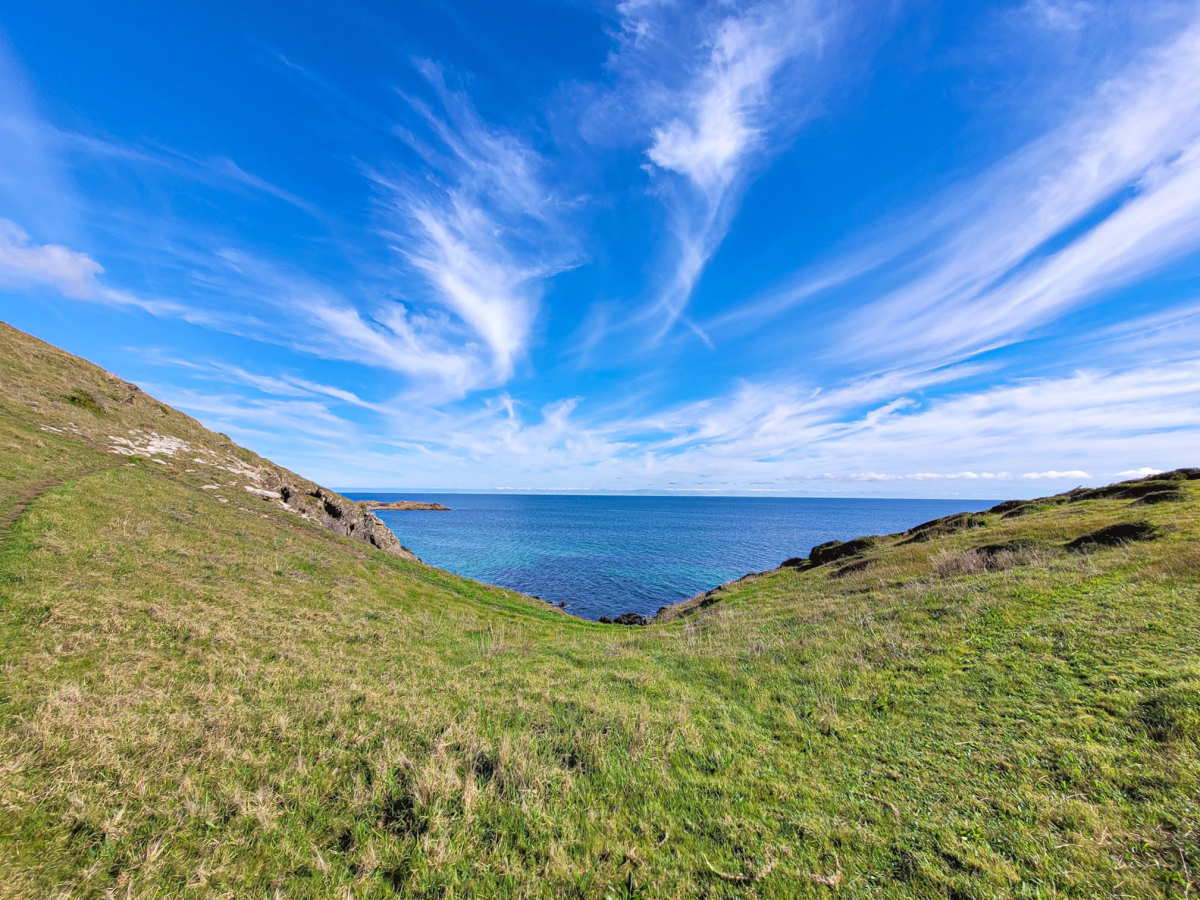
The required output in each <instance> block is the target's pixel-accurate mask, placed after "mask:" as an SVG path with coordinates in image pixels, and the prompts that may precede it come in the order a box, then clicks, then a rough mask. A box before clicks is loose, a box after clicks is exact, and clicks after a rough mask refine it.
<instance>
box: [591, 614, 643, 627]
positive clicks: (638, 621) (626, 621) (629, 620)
mask: <svg viewBox="0 0 1200 900" xmlns="http://www.w3.org/2000/svg"><path fill="white" fill-rule="evenodd" d="M597 621H598V622H600V624H602V625H649V624H650V623H651V622H653V621H654V620H653V619H652V618H650V617H649V616H642V615H638V614H637V613H631V612H627V613H621V615H619V616H617V617H616V618H615V619H611V618H609V617H608V616H601V617H600V618H599V619H598V620H597Z"/></svg>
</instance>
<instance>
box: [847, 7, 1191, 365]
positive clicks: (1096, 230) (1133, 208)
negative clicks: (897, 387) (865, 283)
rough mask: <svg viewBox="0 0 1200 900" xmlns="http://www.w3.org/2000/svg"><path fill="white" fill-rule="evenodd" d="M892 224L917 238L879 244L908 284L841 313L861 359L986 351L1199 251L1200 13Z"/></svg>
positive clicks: (883, 261) (886, 263) (883, 265)
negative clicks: (1049, 126)
mask: <svg viewBox="0 0 1200 900" xmlns="http://www.w3.org/2000/svg"><path fill="white" fill-rule="evenodd" d="M896 228H897V230H899V231H902V232H907V233H908V234H910V235H915V236H916V240H910V241H908V242H906V243H905V244H904V245H903V246H901V247H897V246H895V244H894V242H893V244H892V246H887V245H886V244H885V245H883V246H881V248H880V249H882V250H883V251H884V254H885V255H884V257H882V258H879V259H877V260H876V261H875V262H876V263H877V265H878V266H879V268H880V269H887V268H889V267H890V268H891V269H892V271H893V272H894V273H895V274H899V275H900V277H901V278H902V279H904V280H903V283H902V284H901V286H899V287H897V288H895V289H893V290H891V291H889V292H887V293H886V294H885V295H884V296H883V297H881V298H880V299H879V300H877V301H874V302H871V303H869V304H868V305H866V306H865V307H864V308H863V309H862V311H861V313H860V314H859V315H857V316H852V317H850V318H849V319H848V320H847V322H846V326H845V329H846V331H845V337H844V339H843V341H842V342H841V343H842V347H843V348H844V349H851V350H853V351H854V352H856V353H857V354H860V355H866V356H872V357H874V356H878V354H879V353H880V352H883V353H887V354H895V355H900V356H905V357H909V358H911V356H912V355H914V354H917V355H921V356H925V357H935V358H939V359H945V358H954V357H961V356H964V355H969V354H971V353H975V352H978V351H980V350H985V349H988V348H989V347H994V346H997V345H1000V344H1003V343H1006V342H1009V341H1011V340H1014V339H1017V338H1019V337H1022V336H1024V335H1026V334H1028V333H1029V331H1030V330H1031V329H1033V328H1036V327H1038V326H1040V325H1042V324H1044V323H1046V322H1047V321H1049V320H1051V319H1052V318H1054V317H1056V316H1058V315H1061V314H1062V313H1063V312H1065V311H1067V310H1070V309H1072V308H1075V307H1076V306H1078V305H1079V304H1082V303H1085V302H1088V301H1089V300H1092V299H1094V298H1096V297H1099V296H1102V295H1103V294H1104V293H1105V292H1108V291H1111V290H1113V289H1115V288H1117V287H1120V286H1122V285H1125V284H1128V283H1130V282H1131V281H1132V280H1134V279H1137V278H1139V277H1143V276H1145V275H1146V274H1148V273H1150V272H1152V271H1154V270H1155V269H1156V268H1158V267H1160V266H1162V265H1165V264H1167V263H1170V262H1171V261H1173V260H1177V259H1180V258H1182V257H1183V256H1185V255H1186V254H1188V253H1191V252H1193V251H1195V250H1196V249H1198V248H1200V21H1196V22H1193V24H1192V25H1191V27H1189V28H1188V29H1186V30H1185V31H1184V32H1183V33H1182V34H1180V35H1178V37H1176V38H1175V39H1174V40H1172V41H1170V42H1168V43H1167V44H1166V45H1165V46H1161V47H1158V48H1156V49H1154V50H1152V51H1150V52H1148V53H1147V54H1146V55H1145V56H1144V57H1143V58H1142V59H1140V60H1139V61H1137V62H1136V63H1134V64H1133V65H1132V66H1130V68H1129V69H1128V70H1127V71H1125V72H1123V73H1122V74H1120V75H1118V76H1115V77H1113V78H1110V79H1108V80H1107V81H1105V82H1104V83H1102V84H1100V85H1099V86H1097V87H1096V88H1095V89H1094V91H1093V92H1092V95H1091V96H1090V97H1088V98H1086V99H1081V100H1080V102H1079V103H1078V104H1077V107H1076V110H1075V112H1074V114H1073V116H1072V117H1070V118H1069V120H1068V121H1067V122H1066V123H1065V124H1064V125H1063V126H1061V127H1059V128H1057V129H1055V130H1053V131H1051V132H1050V133H1048V134H1047V135H1045V136H1044V137H1042V138H1040V139H1038V140H1036V141H1034V142H1033V143H1031V144H1030V145H1028V146H1027V147H1025V148H1023V149H1021V150H1019V151H1018V152H1016V153H1015V154H1013V155H1012V156H1011V157H1009V158H1008V159H1006V160H1005V161H1003V162H1002V163H1000V164H999V165H997V166H996V167H995V168H993V169H991V170H989V171H987V172H985V173H984V174H983V175H981V176H979V177H978V178H976V179H974V180H972V181H970V182H968V183H966V184H964V185H962V186H961V187H960V188H958V189H955V190H952V191H950V192H949V193H948V194H947V195H945V196H943V197H942V198H940V199H939V200H937V201H935V203H934V205H932V206H931V207H928V208H925V209H922V210H920V211H919V212H918V213H917V214H916V215H914V216H912V217H911V218H909V219H906V220H903V221H902V222H900V223H898V224H897V225H896ZM866 252H867V253H868V254H869V253H870V251H869V250H868V251H866Z"/></svg>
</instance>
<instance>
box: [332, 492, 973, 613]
mask: <svg viewBox="0 0 1200 900" xmlns="http://www.w3.org/2000/svg"><path fill="white" fill-rule="evenodd" d="M346 496H348V497H351V498H353V499H356V500H383V501H388V502H390V501H392V500H424V501H427V502H435V503H441V504H443V505H445V506H448V507H450V512H426V511H419V512H399V511H387V510H383V511H380V512H379V517H380V518H381V519H383V521H384V522H386V523H387V525H388V526H389V527H390V528H391V529H392V530H393V531H394V532H395V533H396V535H397V536H398V537H399V538H400V542H401V543H402V544H404V545H405V546H406V547H408V548H409V549H410V550H412V551H413V552H414V553H416V554H417V556H419V557H420V558H421V559H422V560H424V561H425V562H427V563H429V564H430V565H433V566H437V567H439V568H442V569H447V570H449V571H451V572H454V573H456V574H458V575H463V576H466V577H467V578H474V579H477V580H479V581H486V582H488V583H491V584H498V585H501V586H503V587H507V588H513V589H515V590H518V591H522V592H524V593H526V594H532V595H533V596H535V597H540V598H541V599H543V600H546V601H548V602H550V603H554V604H559V603H565V604H566V610H567V611H568V612H570V613H573V614H574V615H577V616H582V617H585V618H589V619H598V618H599V617H600V616H610V617H615V616H618V615H620V614H621V613H626V612H636V613H640V614H642V615H653V614H654V613H655V612H656V611H657V610H658V609H659V607H661V606H666V605H667V604H670V603H676V602H678V601H680V600H686V599H687V598H688V597H691V596H693V595H694V594H697V593H699V592H701V591H705V590H707V589H708V588H711V587H715V586H717V585H719V584H723V583H724V582H726V581H730V580H732V579H734V578H739V577H741V576H742V575H745V574H747V573H750V572H760V571H763V570H766V569H773V568H775V567H776V566H778V565H779V564H780V563H781V562H783V561H784V560H785V559H787V558H789V557H792V556H807V555H808V551H809V550H810V549H811V548H812V547H814V546H815V545H817V544H820V543H823V542H825V541H830V540H848V539H850V538H854V537H860V536H862V535H868V534H890V533H893V532H897V531H904V530H905V529H907V528H911V527H912V526H913V525H919V524H920V523H921V522H926V521H928V520H930V519H936V518H938V517H939V516H945V515H949V514H951V513H956V512H964V511H971V512H974V511H978V510H981V509H985V508H987V507H988V506H991V505H992V504H993V503H994V502H995V501H992V500H959V499H954V500H893V499H886V500H883V499H832V498H783V497H769V498H767V497H762V498H760V497H696V496H682V497H679V496H676V497H652V496H634V497H623V496H610V495H587V496H573V497H572V496H562V495H557V494H554V495H543V494H501V493H496V494H408V493H404V494H393V493H378V492H369V493H368V492H361V491H350V492H347V493H346Z"/></svg>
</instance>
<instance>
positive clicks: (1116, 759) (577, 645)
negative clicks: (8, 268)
mask: <svg viewBox="0 0 1200 900" xmlns="http://www.w3.org/2000/svg"><path fill="white" fill-rule="evenodd" d="M5 340H6V341H8V343H9V344H11V345H12V346H9V347H8V349H7V352H6V353H5V354H0V360H3V359H7V360H12V361H13V362H11V363H6V362H0V366H5V365H10V366H11V368H8V369H4V370H3V371H0V375H3V378H2V379H0V456H2V458H3V461H4V464H3V466H0V479H2V481H0V484H2V485H3V497H2V499H0V502H2V503H3V504H6V505H4V506H0V511H2V510H3V509H8V510H10V511H17V512H16V514H15V515H11V517H10V518H9V519H5V520H3V525H0V528H2V529H3V530H2V531H0V896H4V897H30V896H81V897H86V896H94V897H105V896H114V897H124V896H132V897H166V896H171V897H175V896H197V897H202V896H238V897H241V896H255V897H270V896H276V895H278V896H287V897H305V896H311V897H343V896H351V897H388V896H406V897H476V896H478V897H492V896H498V897H585V898H604V897H637V896H643V897H664V898H673V897H690V896H708V897H752V896H753V897H763V898H765V897H777V898H783V897H788V898H791V897H805V896H809V897H822V896H831V895H832V892H834V891H836V892H837V894H838V895H839V896H847V897H875V896H881V897H882V896H887V897H914V898H916V897H922V898H924V897H948V898H949V897H955V898H957V897H1009V896H1016V897H1070V896H1075V897H1095V896H1127V897H1172V896H1173V897H1186V896H1191V895H1194V894H1195V893H1196V891H1197V885H1196V883H1195V878H1196V876H1195V873H1196V871H1197V862H1198V860H1197V834H1198V833H1200V823H1198V814H1197V804H1198V802H1200V785H1198V784H1197V773H1198V772H1200V765H1198V763H1200V699H1198V698H1200V662H1198V657H1197V654H1196V648H1197V647H1198V646H1200V493H1198V492H1200V482H1197V481H1196V480H1190V481H1189V480H1187V479H1184V480H1181V481H1178V482H1175V485H1176V486H1175V487H1174V488H1172V489H1173V490H1178V491H1181V492H1183V493H1184V494H1185V495H1186V497H1185V499H1182V500H1175V501H1172V502H1169V503H1159V504H1152V505H1146V506H1139V507H1136V508H1132V507H1131V506H1130V502H1131V500H1130V498H1128V497H1118V496H1101V497H1094V498H1087V499H1082V500H1079V501H1076V502H1061V503H1060V502H1049V501H1047V502H1045V503H1042V504H1039V505H1038V508H1035V509H1033V510H1032V511H1030V512H1028V513H1027V514H1025V515H1022V516H1019V517H1012V518H1006V517H1005V516H1006V513H1005V512H995V511H994V512H991V513H989V514H987V515H986V516H985V518H986V522H984V523H982V524H980V523H972V524H970V525H968V526H966V527H963V528H953V529H950V530H948V531H944V533H939V534H935V535H931V536H930V537H929V539H928V540H922V541H916V542H907V541H909V538H911V535H909V536H904V535H895V536H886V537H879V538H877V539H875V540H874V541H872V542H871V543H870V544H869V545H863V546H861V547H858V548H856V549H855V550H854V552H853V554H852V555H850V556H846V557H843V558H840V559H838V560H836V561H833V562H830V563H828V564H826V565H820V566H812V567H798V568H792V569H781V570H778V571H775V572H770V573H762V574H759V575H756V576H753V577H750V578H747V579H743V580H741V581H739V582H736V583H732V584H730V585H727V586H725V587H723V588H721V589H720V590H717V591H714V592H712V593H711V594H710V595H709V596H708V597H706V598H704V601H703V602H700V601H699V600H698V601H697V602H695V603H693V604H692V605H691V606H689V607H687V608H685V609H683V610H678V611H676V612H675V613H674V618H671V619H670V621H667V619H668V618H669V617H668V616H664V617H663V621H661V622H660V623H658V624H655V625H652V626H650V627H647V628H619V627H606V626H600V625H596V624H593V623H589V622H582V621H578V620H574V619H570V618H568V617H565V616H563V615H561V614H560V613H558V612H556V611H553V610H551V609H549V608H547V606H546V604H544V603H538V602H537V601H534V600H532V599H530V598H525V597H522V596H520V595H518V594H515V593H513V592H510V591H504V590H501V589H498V588H492V587H489V586H486V585H481V584H478V583H475V582H471V581H467V580H464V579H460V578H456V577H454V576H452V575H450V574H448V573H445V572H440V571H438V570H435V569H431V568H428V567H426V566H422V565H420V564H419V563H416V562H412V561H408V560H404V559H400V558H397V557H395V556H389V555H387V554H385V553H382V552H380V551H377V550H375V549H374V548H371V547H370V546H367V545H365V544H362V543H360V542H355V541H352V540H350V539H347V538H342V537H338V536H336V535H333V534H331V533H329V532H327V531H324V530H322V529H321V528H320V527H319V526H318V525H316V524H314V523H311V522H305V521H303V520H300V519H298V518H297V517H295V516H294V515H292V514H290V513H288V512H286V511H284V510H281V509H279V508H278V507H277V506H272V505H271V504H267V503H260V502H257V501H255V500H254V499H253V498H243V497H236V498H235V497H233V496H230V497H226V499H227V500H228V501H229V502H226V503H221V502H219V500H218V497H217V496H216V493H217V492H214V491H204V490H201V485H202V484H203V483H206V482H204V481H203V480H202V478H199V479H198V478H196V477H195V475H196V474H197V473H188V472H186V471H185V469H186V466H185V465H181V464H176V463H172V464H170V465H154V464H150V463H149V462H148V461H147V460H144V459H139V458H132V459H129V458H125V457H122V456H114V455H113V454H111V453H108V452H106V451H105V449H104V446H105V445H104V438H103V435H102V434H101V433H100V432H92V431H88V430H87V427H85V423H82V422H81V421H80V420H81V419H82V418H83V416H84V415H88V416H91V413H89V412H87V411H86V410H85V411H83V412H82V413H81V411H80V409H79V408H78V407H77V406H75V405H74V404H71V403H68V402H67V401H64V400H62V399H61V398H62V397H64V396H67V395H68V394H69V393H70V392H71V390H73V389H74V388H76V387H78V388H82V389H84V390H88V391H92V392H95V391H99V390H102V389H106V388H105V387H104V386H105V385H106V384H109V383H110V382H109V381H108V380H107V379H108V376H105V375H104V374H103V373H98V370H93V369H89V368H86V367H85V366H83V364H81V363H79V362H78V361H72V360H70V358H68V357H65V355H63V354H57V355H56V354H55V353H54V352H52V351H49V350H47V349H44V348H42V347H38V346H37V345H33V344H32V343H31V342H29V341H28V339H23V338H17V337H14V336H12V335H8V336H7V337H6V338H5ZM111 383H112V384H117V382H115V381H114V382H111ZM121 391H125V389H123V388H120V389H119V388H118V387H113V388H112V392H113V394H114V396H113V397H109V398H108V399H107V400H106V401H105V402H106V403H107V404H108V407H107V410H108V411H107V412H106V414H105V415H104V416H103V417H100V416H93V417H92V418H93V419H95V421H96V422H103V423H105V424H104V425H103V430H104V431H111V433H113V434H116V433H117V431H116V430H115V429H116V428H118V427H122V428H125V429H127V430H128V429H129V428H134V427H137V428H142V427H144V426H145V425H146V423H145V422H142V421H141V420H140V419H137V417H144V416H150V417H152V418H154V419H157V420H159V424H160V427H158V428H157V429H156V430H157V432H158V433H159V434H160V435H175V436H177V437H183V438H185V439H187V440H188V441H191V442H195V443H202V442H205V441H212V442H213V443H212V446H217V445H218V444H220V441H221V439H220V438H219V437H217V436H212V437H211V438H209V437H206V436H205V434H204V433H203V432H202V430H200V429H199V426H198V425H196V426H195V429H196V430H194V431H191V432H188V433H187V434H177V433H176V432H175V431H174V430H173V429H174V427H175V425H174V424H171V423H178V427H179V428H180V429H181V430H182V429H184V428H191V427H192V426H191V425H188V423H189V422H190V421H191V420H187V419H186V417H182V416H178V414H175V413H173V412H172V411H169V410H168V411H165V412H162V411H160V412H157V413H156V412H155V410H157V409H159V408H158V407H157V405H156V404H155V403H154V401H153V400H152V399H150V398H146V397H145V395H140V394H133V393H130V392H128V391H126V392H125V393H124V394H122V393H121ZM121 396H128V397H131V398H132V399H130V400H129V402H125V401H123V400H121V399H120V398H121ZM33 402H36V403H37V404H38V405H37V406H34V405H31V404H32V403H33ZM129 417H133V418H129ZM176 417H178V418H176ZM71 423H74V424H75V426H76V427H77V428H78V429H79V433H76V432H74V431H72V430H71V428H70V427H69V426H70V425H71ZM162 423H167V424H162ZM193 424H194V423H193ZM43 426H50V427H52V428H57V429H60V431H47V430H43ZM88 427H91V426H88ZM97 435H100V436H99V437H97ZM221 446H224V445H223V444H221ZM247 458H249V457H247ZM199 474H200V475H201V476H203V474H204V473H199ZM1134 499H1135V500H1136V499H1137V498H1134ZM1010 512H1011V510H1010ZM1140 522H1144V523H1147V524H1149V525H1150V526H1152V527H1153V528H1154V529H1156V532H1155V534H1156V536H1155V537H1154V539H1152V540H1148V541H1133V542H1128V541H1120V542H1117V543H1116V544H1115V545H1113V546H1104V545H1102V544H1099V543H1096V544H1092V545H1090V546H1088V547H1084V548H1082V550H1081V552H1069V551H1068V550H1067V549H1066V547H1067V545H1068V544H1070V543H1071V542H1074V541H1077V540H1078V539H1079V538H1081V537H1084V536H1085V535H1094V534H1096V533H1098V532H1100V531H1101V530H1102V529H1105V528H1109V527H1111V526H1115V525H1121V524H1133V523H1140ZM989 548H990V549H989ZM996 548H999V549H996ZM859 562H864V563H865V565H863V566H861V567H858V568H854V569H851V570H849V571H846V568H847V567H848V566H852V565H856V564H857V563H859ZM835 573H838V574H837V577H835Z"/></svg>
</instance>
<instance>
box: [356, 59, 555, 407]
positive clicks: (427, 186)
mask: <svg viewBox="0 0 1200 900" xmlns="http://www.w3.org/2000/svg"><path fill="white" fill-rule="evenodd" d="M418 67H419V68H420V70H421V71H422V73H423V74H424V75H425V77H426V79H427V81H428V82H429V84H430V85H431V87H432V88H433V90H434V92H435V93H436V95H437V97H438V102H439V104H440V106H441V108H442V112H441V113H439V112H437V111H435V110H434V109H432V108H430V107H429V106H428V105H427V104H425V103H424V102H423V101H421V100H419V99H417V98H414V97H406V98H405V99H406V100H407V102H408V103H409V105H410V106H411V108H412V109H413V111H414V112H415V113H416V115H417V118H418V120H419V122H420V124H421V126H422V127H423V129H424V130H425V131H426V132H428V134H429V139H422V138H421V137H419V136H418V135H417V134H416V133H414V132H412V131H410V130H409V129H407V128H403V127H397V128H396V129H395V133H396V135H397V136H398V137H400V138H401V139H402V140H404V141H405V142H406V143H407V144H408V145H409V146H410V147H411V149H412V150H413V151H414V152H415V153H417V154H418V155H419V156H420V157H421V159H422V162H423V164H424V171H423V172H422V173H420V177H413V176H412V175H411V174H410V175H400V176H389V175H385V174H381V173H379V172H372V173H371V177H372V178H374V180H375V182H376V184H377V185H378V186H379V188H380V190H381V191H382V193H383V196H384V198H385V202H386V204H387V205H388V207H389V208H390V210H391V214H392V220H393V223H394V231H392V232H389V233H388V234H387V237H388V238H389V240H390V241H391V243H392V247H393V249H394V250H395V251H396V252H397V253H398V254H399V255H400V256H401V257H402V258H403V259H404V260H405V261H406V262H407V263H408V264H409V265H410V266H411V267H412V269H413V270H414V271H416V272H418V273H419V274H421V275H422V276H423V277H424V279H425V280H426V282H427V283H428V285H429V286H430V288H431V289H432V292H431V294H430V299H431V300H432V302H434V303H436V304H437V305H439V306H440V307H441V308H442V309H443V310H445V311H446V312H448V313H449V314H450V316H451V317H452V318H453V320H454V321H455V322H457V323H458V324H460V325H461V326H462V327H463V328H464V329H465V330H466V333H467V335H468V342H467V343H466V344H465V345H464V346H463V353H464V356H465V357H466V359H467V360H468V362H469V363H470V365H469V367H468V368H469V371H468V372H467V373H466V374H465V375H464V377H463V380H462V383H461V384H459V389H460V391H466V390H468V389H473V388H478V387H482V386H493V385H496V384H500V383H503V382H504V381H506V380H507V379H508V378H510V377H511V376H512V374H513V371H514V369H515V367H516V365H517V363H518V362H519V361H520V360H521V359H522V358H523V357H524V356H525V354H526V353H527V350H528V346H529V341H530V338H531V333H532V327H533V322H534V320H535V318H536V316H537V312H538V307H539V303H540V299H541V295H542V292H543V290H544V287H545V283H546V281H547V279H549V278H550V277H551V276H553V275H555V274H557V273H559V272H561V271H563V270H564V269H566V268H569V267H571V266H572V265H574V264H575V261H576V257H577V250H576V248H575V245H574V241H573V239H572V237H571V236H570V233H569V231H568V230H567V229H566V228H565V227H564V225H563V222H562V220H561V216H560V213H561V212H562V209H563V207H564V203H563V201H562V200H560V199H559V198H558V196H557V195H556V194H555V192H554V191H553V190H552V189H550V188H549V187H548V186H547V185H546V183H545V181H544V179H543V176H542V170H543V168H544V166H545V162H544V160H543V159H542V158H541V156H540V155H539V154H538V153H537V152H536V151H535V150H534V149H533V148H531V147H530V146H529V145H528V144H527V143H526V142H525V141H523V140H521V139H520V138H519V137H518V136H517V135H516V134H514V133H511V132H507V131H503V130H501V129H498V128H494V127H491V126H489V125H487V124H486V123H484V122H483V120H482V119H481V118H480V117H479V115H478V113H477V112H476V111H475V109H474V108H473V106H472V105H471V103H470V101H469V100H468V98H467V97H466V96H465V95H464V94H462V93H459V92H456V91H453V90H450V89H449V88H448V87H447V85H446V83H445V78H444V75H443V73H442V71H441V70H440V69H439V68H437V67H436V66H434V65H433V64H431V63H420V64H419V66H418ZM403 315H405V313H404V312H403V311H399V312H397V313H396V314H395V316H394V317H392V319H391V320H389V321H395V319H396V318H398V317H400V316H403ZM427 321H429V320H427ZM472 341H474V343H472Z"/></svg>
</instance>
